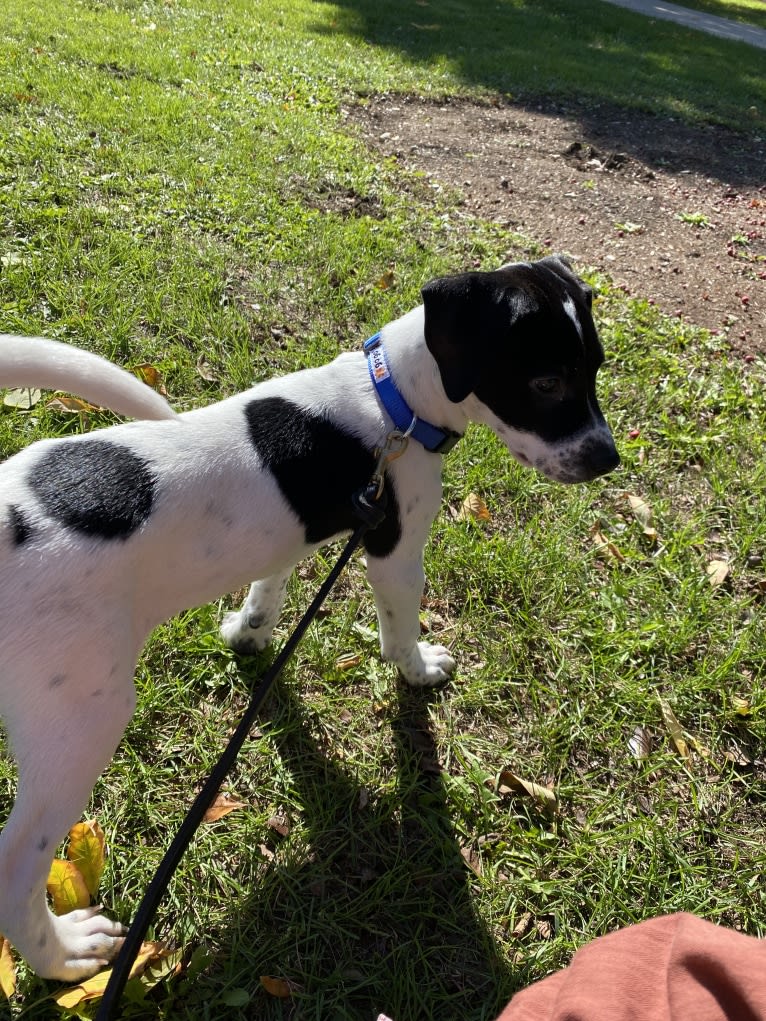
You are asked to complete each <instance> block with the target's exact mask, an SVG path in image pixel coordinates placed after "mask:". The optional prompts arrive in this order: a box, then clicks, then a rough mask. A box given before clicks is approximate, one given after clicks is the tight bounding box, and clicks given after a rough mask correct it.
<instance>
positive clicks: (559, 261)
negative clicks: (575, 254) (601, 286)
mask: <svg viewBox="0 0 766 1021" xmlns="http://www.w3.org/2000/svg"><path fill="white" fill-rule="evenodd" d="M538 265H539V266H546V267H547V268H548V269H550V270H552V271H553V272H554V273H555V274H556V275H557V276H560V277H561V278H562V280H567V281H569V283H573V284H576V285H577V286H578V287H579V288H580V290H581V291H582V296H583V298H584V299H585V304H586V305H587V306H588V308H591V307H592V305H593V288H592V287H591V286H590V284H586V282H585V281H584V280H583V279H582V278H581V277H578V276H577V274H576V273H575V271H574V269H573V267H572V263H571V261H570V260H569V259H568V258H567V256H566V255H547V256H546V257H545V258H544V259H540V260H539V262H538Z"/></svg>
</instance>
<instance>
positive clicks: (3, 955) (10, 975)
mask: <svg viewBox="0 0 766 1021" xmlns="http://www.w3.org/2000/svg"><path fill="white" fill-rule="evenodd" d="M0 989H2V990H3V993H4V994H5V997H6V999H8V1000H10V998H11V997H12V996H13V994H14V993H15V992H16V962H15V961H14V959H13V954H12V953H11V944H10V943H9V942H8V940H7V939H6V938H5V936H0Z"/></svg>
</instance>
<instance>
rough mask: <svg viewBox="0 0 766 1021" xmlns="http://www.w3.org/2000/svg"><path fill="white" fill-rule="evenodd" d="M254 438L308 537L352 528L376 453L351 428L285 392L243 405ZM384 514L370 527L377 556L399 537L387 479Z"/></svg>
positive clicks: (369, 543)
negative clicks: (354, 502) (288, 397)
mask: <svg viewBox="0 0 766 1021" xmlns="http://www.w3.org/2000/svg"><path fill="white" fill-rule="evenodd" d="M245 416H246V418H247V424H248V428H249V430H250V439H251V440H252V443H253V446H254V447H255V449H256V450H257V451H258V455H259V457H260V458H261V460H262V461H263V463H264V465H265V466H266V467H267V468H268V469H269V471H271V472H272V474H273V475H274V477H275V479H276V480H277V484H278V485H279V488H280V490H281V491H282V495H283V496H284V497H285V499H286V500H287V501H288V503H289V504H290V506H291V507H292V509H293V510H294V511H295V513H296V515H297V516H298V518H299V519H300V521H301V523H302V524H303V526H304V528H305V534H306V542H308V543H318V542H324V541H325V540H326V539H330V538H332V536H334V535H338V534H339V533H340V532H346V531H349V530H352V529H354V528H355V527H356V526H357V525H358V524H359V520H358V518H357V517H356V515H355V513H354V509H353V505H352V502H351V497H352V496H353V494H354V493H356V492H357V491H358V490H360V489H361V488H362V487H363V486H365V485H366V484H367V483H368V482H369V480H370V477H371V475H372V473H373V471H374V470H375V458H374V456H373V454H372V451H370V450H368V449H367V448H366V447H365V446H364V445H363V444H362V443H360V442H359V440H358V439H357V438H356V437H355V436H353V435H352V434H351V433H349V432H347V431H346V430H345V429H342V428H341V427H340V426H338V425H336V424H335V423H334V422H330V421H329V420H328V419H327V418H324V417H322V416H321V415H313V414H310V413H309V412H308V411H306V410H305V409H304V408H301V407H299V406H298V405H297V404H294V403H293V402H292V401H288V400H285V399H284V398H282V397H265V398H262V399H261V400H254V401H251V402H250V404H248V405H247V407H246V408H245ZM385 495H386V500H387V509H386V518H385V520H384V521H383V523H382V524H381V525H379V526H378V527H377V528H376V529H375V530H374V531H371V532H368V533H367V535H366V536H365V540H364V544H365V547H366V548H367V550H368V552H369V553H371V554H372V555H373V556H378V557H383V556H387V555H388V554H389V553H390V552H391V550H392V549H393V548H394V546H395V545H396V543H397V542H398V541H399V534H400V525H399V508H398V506H397V502H396V496H395V494H394V490H393V486H392V485H391V483H390V481H389V480H388V479H386V483H385Z"/></svg>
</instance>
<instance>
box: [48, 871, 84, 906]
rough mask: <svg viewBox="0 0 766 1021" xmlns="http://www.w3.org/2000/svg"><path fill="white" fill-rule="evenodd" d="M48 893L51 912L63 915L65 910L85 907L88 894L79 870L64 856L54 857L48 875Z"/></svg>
mask: <svg viewBox="0 0 766 1021" xmlns="http://www.w3.org/2000/svg"><path fill="white" fill-rule="evenodd" d="M48 893H49V894H50V896H51V900H52V901H53V913H54V914H56V915H65V914H66V913H67V911H75V910H76V909H77V908H87V907H88V905H89V904H90V894H89V893H88V887H87V886H86V885H85V880H84V879H83V877H82V874H81V872H80V870H79V869H78V868H77V866H76V865H75V864H73V863H72V862H71V861H67V860H66V858H54V859H53V863H52V864H51V870H50V873H49V875H48Z"/></svg>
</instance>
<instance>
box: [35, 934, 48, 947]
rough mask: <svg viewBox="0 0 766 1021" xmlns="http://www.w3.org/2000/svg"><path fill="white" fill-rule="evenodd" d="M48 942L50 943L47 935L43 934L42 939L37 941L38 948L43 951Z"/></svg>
mask: <svg viewBox="0 0 766 1021" xmlns="http://www.w3.org/2000/svg"><path fill="white" fill-rule="evenodd" d="M47 942H48V937H47V936H46V935H45V933H43V934H42V936H41V937H40V938H39V940H38V941H37V945H38V947H40V949H41V950H42V948H43V947H44V946H45V944H46V943H47Z"/></svg>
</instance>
